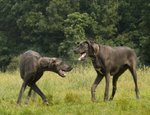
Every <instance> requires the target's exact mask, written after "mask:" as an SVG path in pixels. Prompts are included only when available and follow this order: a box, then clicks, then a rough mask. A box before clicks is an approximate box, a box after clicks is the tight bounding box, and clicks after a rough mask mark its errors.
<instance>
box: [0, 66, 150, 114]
mask: <svg viewBox="0 0 150 115" xmlns="http://www.w3.org/2000/svg"><path fill="white" fill-rule="evenodd" d="M137 74H138V84H139V89H140V99H139V100H137V99H136V98H135V92H134V83H133V79H132V77H131V75H130V73H129V71H127V72H125V73H124V74H123V75H122V76H121V77H120V79H119V80H118V90H117V92H116V96H115V98H114V100H113V101H110V102H103V95H104V86H105V80H104V79H103V80H102V82H101V83H100V84H99V86H98V87H97V90H96V97H97V102H96V103H92V102H91V100H90V99H91V95H90V89H91V85H92V83H93V81H94V79H95V78H96V73H95V71H94V70H93V68H92V67H85V68H83V67H76V68H75V69H74V70H72V71H71V72H70V73H68V74H67V76H66V78H61V77H59V76H58V75H57V74H55V73H52V72H45V74H44V75H43V77H42V78H41V79H40V80H39V81H38V82H37V85H38V86H39V87H40V89H41V90H42V91H43V92H44V94H45V95H46V97H47V98H48V101H49V103H50V105H49V106H46V105H43V103H42V100H41V98H40V97H39V96H38V95H37V96H36V99H35V100H34V101H33V100H32V99H31V100H30V102H29V104H28V105H25V104H24V102H25V98H26V95H27V91H28V89H29V88H27V89H26V91H25V92H24V94H23V99H22V104H21V106H18V105H17V104H16V100H17V97H18V93H19V90H20V87H21V84H22V80H21V79H20V76H19V72H18V71H16V72H13V73H9V72H8V73H0V115H150V68H147V69H144V70H140V69H139V70H138V71H137ZM111 78H112V77H111ZM111 80H112V79H111ZM111 85H112V84H111ZM111 89H112V88H111V87H110V94H111Z"/></svg>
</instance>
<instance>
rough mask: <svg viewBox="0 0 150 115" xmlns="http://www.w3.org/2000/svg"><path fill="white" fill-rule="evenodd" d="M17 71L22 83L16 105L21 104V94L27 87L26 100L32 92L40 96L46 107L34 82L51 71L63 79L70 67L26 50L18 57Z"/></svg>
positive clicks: (55, 59)
mask: <svg viewBox="0 0 150 115" xmlns="http://www.w3.org/2000/svg"><path fill="white" fill-rule="evenodd" d="M19 69H20V76H21V78H22V79H23V83H22V86H21V89H20V92H19V96H18V100H17V104H20V103H21V97H22V94H23V92H24V90H25V88H26V86H29V87H30V90H29V92H28V98H29V97H30V96H31V91H32V90H34V92H36V93H37V94H38V95H39V96H41V98H42V100H43V102H44V103H45V104H47V105H48V101H47V99H46V97H45V95H44V94H43V92H42V91H41V90H40V89H39V88H38V86H37V85H36V82H37V81H38V80H39V79H40V78H41V77H42V75H43V73H44V71H52V72H55V73H57V74H58V75H59V76H61V77H65V72H69V71H71V70H72V67H71V66H69V65H67V64H66V63H64V62H63V61H62V59H59V58H55V57H54V58H49V57H42V56H41V55H40V54H39V53H38V52H35V51H32V50H28V51H26V52H25V53H23V54H22V55H21V57H20V64H19Z"/></svg>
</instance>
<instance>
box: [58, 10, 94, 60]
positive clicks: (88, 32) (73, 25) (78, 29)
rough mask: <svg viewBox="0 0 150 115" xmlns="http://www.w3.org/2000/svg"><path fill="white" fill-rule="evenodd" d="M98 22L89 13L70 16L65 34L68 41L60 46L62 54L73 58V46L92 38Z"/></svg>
mask: <svg viewBox="0 0 150 115" xmlns="http://www.w3.org/2000/svg"><path fill="white" fill-rule="evenodd" d="M96 24H97V23H96V21H95V20H94V19H93V18H92V17H91V16H90V15H88V14H87V13H79V12H74V13H72V14H69V15H68V17H67V19H66V20H65V22H64V33H65V37H66V39H65V40H64V41H63V42H62V43H61V44H60V47H59V49H60V50H59V51H60V52H61V53H62V54H65V55H67V56H68V57H72V55H73V52H72V50H70V49H73V46H74V45H75V43H77V42H78V41H81V40H84V39H86V37H87V36H92V34H94V30H95V27H96Z"/></svg>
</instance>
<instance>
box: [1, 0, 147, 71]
mask: <svg viewBox="0 0 150 115" xmlns="http://www.w3.org/2000/svg"><path fill="white" fill-rule="evenodd" d="M149 11H150V3H149V1H148V0H121V1H118V0H117V1H116V0H115V1H114V0H106V1H105V0H88V1H87V0H44V1H39V0H38V1H37V0H25V1H20V0H13V1H10V0H0V68H1V70H2V71H6V69H7V66H8V65H9V64H10V62H11V59H12V58H13V57H14V56H18V55H19V54H20V53H22V52H23V51H25V50H28V49H33V50H36V51H38V52H40V53H42V54H45V55H48V56H57V57H65V58H66V57H67V58H69V60H71V59H72V60H73V57H74V54H73V52H72V49H73V47H74V45H75V43H76V42H77V41H82V40H84V39H86V38H93V39H94V40H95V41H97V42H98V43H102V44H107V45H112V46H118V45H126V46H130V47H132V48H134V49H135V50H136V51H137V54H138V56H139V57H141V62H142V63H143V64H146V65H150V63H149V61H148V57H149V56H150V55H149V53H147V54H146V53H144V52H148V51H147V50H148V48H149V47H148V45H149V40H148V39H149V36H150V29H149V25H150V21H149V20H150V13H149ZM145 41H146V42H145Z"/></svg>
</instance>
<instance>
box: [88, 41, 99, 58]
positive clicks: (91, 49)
mask: <svg viewBox="0 0 150 115" xmlns="http://www.w3.org/2000/svg"><path fill="white" fill-rule="evenodd" d="M86 43H87V44H88V47H89V54H90V55H94V56H95V55H97V53H98V51H99V45H98V44H96V43H94V41H91V40H87V41H86Z"/></svg>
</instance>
